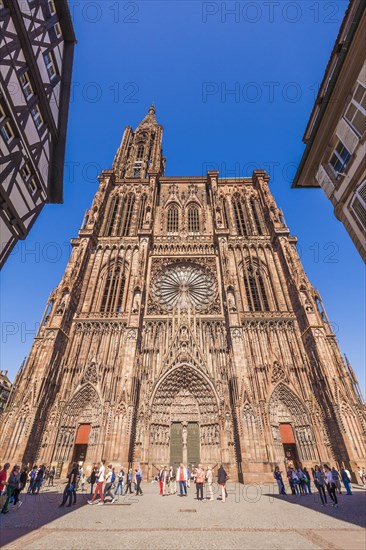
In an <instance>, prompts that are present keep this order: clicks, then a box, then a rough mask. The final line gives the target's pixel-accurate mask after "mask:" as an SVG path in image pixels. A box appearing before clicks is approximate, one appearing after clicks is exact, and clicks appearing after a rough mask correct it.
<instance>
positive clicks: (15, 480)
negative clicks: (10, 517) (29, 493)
mask: <svg viewBox="0 0 366 550" xmlns="http://www.w3.org/2000/svg"><path fill="white" fill-rule="evenodd" d="M5 466H6V464H5ZM5 466H4V467H5ZM19 487H20V466H18V465H17V464H16V465H15V466H14V468H13V469H12V472H11V474H10V476H9V480H8V483H7V489H6V497H7V498H6V501H5V504H4V506H3V509H2V510H1V513H2V514H7V513H8V512H9V510H8V506H9V501H10V499H11V497H12V496H13V494H14V491H15V489H19Z"/></svg>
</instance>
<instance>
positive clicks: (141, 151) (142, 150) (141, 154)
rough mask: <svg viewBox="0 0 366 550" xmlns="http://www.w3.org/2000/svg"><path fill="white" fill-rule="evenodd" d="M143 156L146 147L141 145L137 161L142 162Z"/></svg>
mask: <svg viewBox="0 0 366 550" xmlns="http://www.w3.org/2000/svg"><path fill="white" fill-rule="evenodd" d="M143 156H144V146H143V145H141V144H140V145H139V146H138V148H137V155H136V159H137V160H142V157H143Z"/></svg>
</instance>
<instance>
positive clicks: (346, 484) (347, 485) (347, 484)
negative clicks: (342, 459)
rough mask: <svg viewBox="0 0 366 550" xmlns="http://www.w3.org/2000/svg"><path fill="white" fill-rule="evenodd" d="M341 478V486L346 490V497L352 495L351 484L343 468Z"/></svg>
mask: <svg viewBox="0 0 366 550" xmlns="http://www.w3.org/2000/svg"><path fill="white" fill-rule="evenodd" d="M341 478H342V482H343V485H344V487H345V489H346V492H347V495H352V491H351V483H350V482H351V480H350V478H349V475H348V474H347V470H346V469H345V468H341Z"/></svg>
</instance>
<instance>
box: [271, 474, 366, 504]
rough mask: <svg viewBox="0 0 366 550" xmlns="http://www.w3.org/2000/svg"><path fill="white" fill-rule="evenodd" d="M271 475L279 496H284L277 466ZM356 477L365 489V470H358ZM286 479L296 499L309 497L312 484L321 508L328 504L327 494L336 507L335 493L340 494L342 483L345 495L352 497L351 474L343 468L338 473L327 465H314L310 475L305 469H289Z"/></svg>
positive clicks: (283, 488) (280, 475)
mask: <svg viewBox="0 0 366 550" xmlns="http://www.w3.org/2000/svg"><path fill="white" fill-rule="evenodd" d="M273 475H274V478H275V480H276V481H277V485H278V491H279V494H280V495H286V489H285V484H284V481H283V476H282V472H281V471H280V468H279V466H276V468H275V471H274V474H273ZM358 475H359V476H360V480H361V483H362V487H365V483H366V472H365V468H358ZM286 478H287V481H288V484H289V486H290V490H291V493H292V494H293V495H295V496H298V497H301V496H306V495H311V494H312V490H311V489H312V483H313V484H314V486H315V488H316V490H317V491H318V492H319V495H320V502H321V505H322V506H326V505H327V504H328V501H327V494H328V496H329V498H330V500H331V504H332V506H334V507H338V498H337V493H338V495H341V494H342V483H343V485H344V488H345V490H346V494H347V495H352V480H351V473H350V471H349V470H347V469H346V468H344V467H342V468H341V469H340V471H338V470H337V468H335V467H334V466H332V467H330V466H328V465H327V464H324V465H320V466H318V465H316V466H315V467H314V468H311V473H310V472H309V471H308V469H307V468H306V467H298V468H293V467H289V468H288V469H287V471H286Z"/></svg>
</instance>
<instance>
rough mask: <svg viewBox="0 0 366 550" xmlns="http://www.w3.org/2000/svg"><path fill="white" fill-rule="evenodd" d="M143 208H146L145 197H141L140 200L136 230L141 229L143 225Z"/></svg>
mask: <svg viewBox="0 0 366 550" xmlns="http://www.w3.org/2000/svg"><path fill="white" fill-rule="evenodd" d="M145 206H146V195H142V197H141V200H140V210H139V219H138V224H137V227H138V229H141V228H142V226H143V225H144V218H145Z"/></svg>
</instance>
